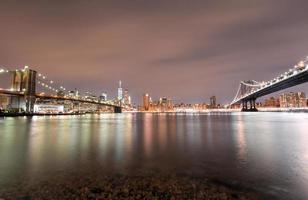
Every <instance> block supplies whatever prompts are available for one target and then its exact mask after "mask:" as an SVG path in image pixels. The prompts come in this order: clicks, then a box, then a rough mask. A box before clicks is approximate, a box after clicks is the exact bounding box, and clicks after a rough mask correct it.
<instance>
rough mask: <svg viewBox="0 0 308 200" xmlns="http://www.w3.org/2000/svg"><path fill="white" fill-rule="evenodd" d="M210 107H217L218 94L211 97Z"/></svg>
mask: <svg viewBox="0 0 308 200" xmlns="http://www.w3.org/2000/svg"><path fill="white" fill-rule="evenodd" d="M210 102H211V103H210V107H211V108H216V96H212V97H211V98H210Z"/></svg>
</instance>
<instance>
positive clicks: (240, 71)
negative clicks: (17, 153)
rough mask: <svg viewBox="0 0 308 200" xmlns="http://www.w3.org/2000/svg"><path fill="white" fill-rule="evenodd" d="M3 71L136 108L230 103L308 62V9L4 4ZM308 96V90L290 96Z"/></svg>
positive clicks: (0, 19)
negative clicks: (127, 100) (120, 90)
mask: <svg viewBox="0 0 308 200" xmlns="http://www.w3.org/2000/svg"><path fill="white" fill-rule="evenodd" d="M0 3H1V4H0V25H1V27H0V66H6V67H7V68H11V69H15V68H21V67H22V66H24V65H29V66H30V67H31V68H33V69H35V70H37V71H39V72H42V73H44V74H47V75H48V76H49V77H50V78H52V79H54V80H55V81H58V82H59V81H60V82H61V83H63V85H66V87H68V88H75V87H77V88H78V89H81V90H88V89H89V90H91V91H94V92H97V93H101V92H102V91H107V92H108V95H109V97H114V96H115V95H116V88H117V84H118V80H120V79H121V80H122V83H123V87H124V88H127V89H129V91H130V93H131V95H132V99H133V101H135V102H136V103H140V101H141V95H142V94H143V93H145V92H148V93H150V94H151V95H152V96H153V98H154V99H156V98H158V97H159V96H167V97H171V98H173V99H174V100H176V101H178V102H179V101H180V102H182V101H184V102H192V103H193V102H208V101H209V97H210V96H211V95H216V96H217V98H218V101H219V102H220V103H227V102H229V101H231V100H232V99H233V97H234V95H235V93H236V90H237V87H238V84H239V81H240V80H250V79H254V80H257V81H262V80H268V79H271V78H274V77H277V75H279V74H281V73H282V72H284V71H286V70H287V69H289V68H290V67H292V66H293V65H294V64H296V63H297V62H298V61H299V60H300V59H303V58H305V57H306V56H307V55H308V1H304V0H303V1H297V0H289V1H286V0H279V1H278V0H277V1H275V0H271V1H269V0H237V1H235V0H234V1H232V0H226V1H219V0H215V1H206V0H202V1H198V0H186V1H184V0H181V1H176V0H173V1H167V0H123V1H119V0H111V1H103V0H99V1H94V0H74V1H64V0H61V1H57V0H45V1H44V0H41V1H31V0H27V1H14V0H9V1H1V0H0ZM298 90H301V91H304V92H306V93H308V83H307V84H305V85H303V86H301V87H296V88H292V89H291V90H290V91H298Z"/></svg>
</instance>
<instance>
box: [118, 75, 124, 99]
mask: <svg viewBox="0 0 308 200" xmlns="http://www.w3.org/2000/svg"><path fill="white" fill-rule="evenodd" d="M122 99H123V90H122V82H121V80H120V81H119V87H118V100H119V101H122Z"/></svg>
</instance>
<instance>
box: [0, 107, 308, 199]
mask: <svg viewBox="0 0 308 200" xmlns="http://www.w3.org/2000/svg"><path fill="white" fill-rule="evenodd" d="M104 177H105V178H106V180H110V178H112V177H118V178H119V180H122V182H121V183H119V184H123V182H125V183H127V182H129V180H130V177H143V179H146V178H149V179H151V177H160V179H161V180H164V177H169V178H170V177H179V178H180V179H181V177H185V178H184V179H185V180H180V181H179V182H180V183H184V184H182V185H183V186H181V187H185V184H186V183H185V181H186V180H189V179H190V178H191V179H192V180H198V181H197V182H195V183H196V184H195V183H194V184H195V185H193V186H192V187H198V183H200V184H201V182H202V181H203V180H208V181H209V182H210V183H213V184H214V185H222V186H224V187H226V188H230V187H231V188H232V190H233V189H234V190H240V191H245V192H246V191H247V192H248V193H252V194H255V195H256V196H257V197H258V198H260V199H308V114H305V113H261V112H259V113H229V114H164V113H161V114H151V113H123V114H100V115H84V116H46V117H44V116H36V117H32V118H31V117H28V118H27V117H16V118H1V119H0V199H1V198H4V199H6V198H8V199H9V198H11V197H12V198H18V197H21V198H24V199H27V198H28V199H35V198H34V197H35V194H36V193H37V192H38V193H40V192H42V191H44V192H45V193H44V195H45V196H44V197H45V198H46V199H48V195H54V193H55V192H57V190H58V189H59V188H57V186H59V187H60V188H63V190H65V191H64V193H69V192H72V190H74V189H75V188H73V187H74V184H77V185H78V186H76V187H78V189H76V190H78V191H79V190H80V191H81V193H87V191H88V189H89V188H90V186H89V188H87V187H84V186H83V184H93V183H91V181H92V180H94V179H95V181H94V182H95V184H96V183H97V184H100V183H101V182H100V181H102V182H104ZM123 177H124V178H123ZM167 179H168V178H166V180H165V181H167ZM134 180H135V182H136V184H140V183H139V181H138V179H134ZM151 180H152V179H151ZM168 180H169V179H168ZM175 180H177V179H175ZM108 182H109V181H106V184H107V183H108ZM111 182H112V180H111ZM162 182H164V181H162ZM179 182H176V184H179ZM188 182H189V181H188ZM189 183H190V182H189ZM66 184H67V185H68V187H67V188H65V186H64V185H66ZM101 184H104V183H101ZM127 184H128V183H127ZM170 184H171V183H170ZM187 184H188V183H187ZM128 185H132V184H131V183H129V184H128ZM179 185H181V184H179ZM52 187H55V188H56V189H55V188H52ZM83 187H84V188H83ZM102 187H104V186H102ZM110 187H117V188H120V187H121V186H117V185H116V183H115V184H113V185H111V186H110ZM127 187H131V186H127ZM138 187H139V186H138ZM149 187H150V186H149ZM157 187H160V184H158V186H157ZM179 187H180V186H179ZM40 188H42V190H40ZM46 188H47V189H46ZM90 189H91V188H90ZM92 190H93V193H100V192H103V191H105V189H97V188H96V189H95V188H94V189H92ZM111 190H112V188H111ZM50 193H52V194H50ZM124 193H125V191H124ZM124 193H123V195H125V194H124ZM121 194H122V193H121ZM40 195H41V194H40ZM138 195H139V194H138ZM140 195H142V193H141V194H140ZM31 197H32V198H31ZM140 197H141V196H140Z"/></svg>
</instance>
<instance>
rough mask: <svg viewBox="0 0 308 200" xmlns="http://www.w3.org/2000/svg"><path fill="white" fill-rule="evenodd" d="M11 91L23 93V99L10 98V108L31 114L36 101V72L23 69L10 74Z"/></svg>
mask: <svg viewBox="0 0 308 200" xmlns="http://www.w3.org/2000/svg"><path fill="white" fill-rule="evenodd" d="M11 90H13V91H17V92H23V93H24V97H18V96H12V97H11V100H10V107H11V108H18V109H20V110H21V109H24V110H25V111H26V112H27V113H32V112H33V107H34V103H35V100H36V97H35V95H36V71H34V70H31V69H29V68H27V67H25V69H23V70H16V71H14V72H12V82H11Z"/></svg>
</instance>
